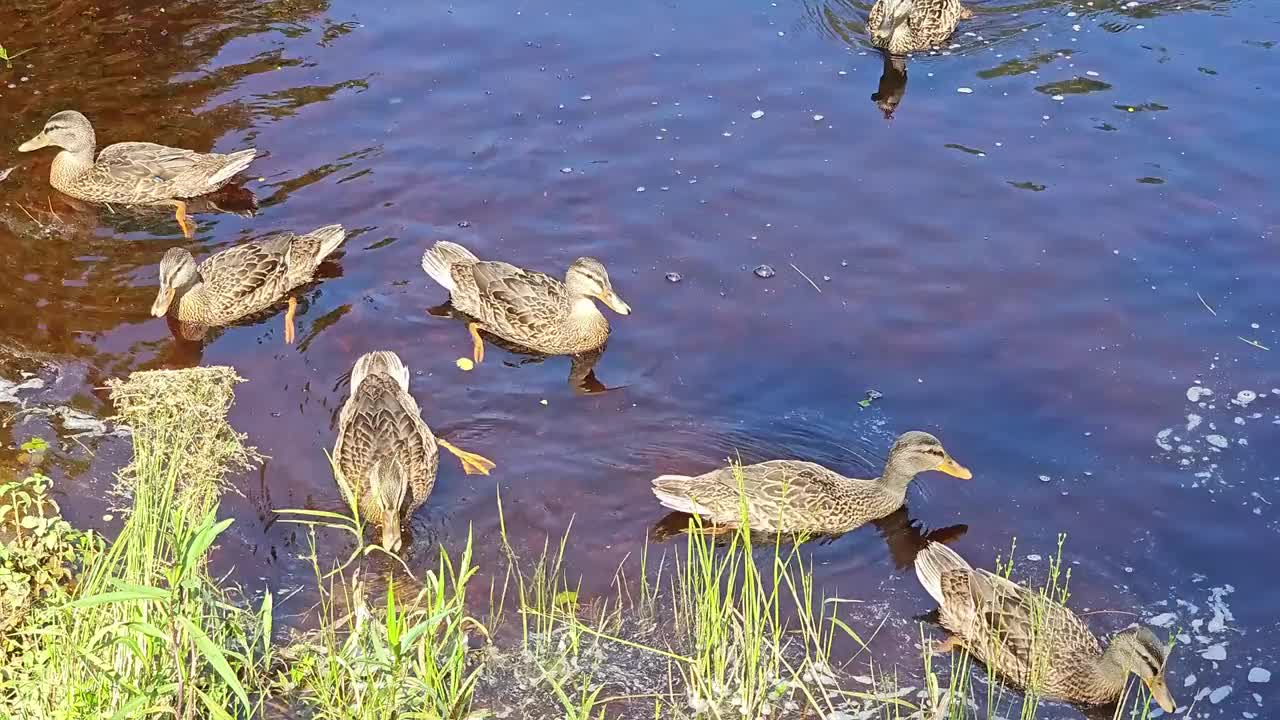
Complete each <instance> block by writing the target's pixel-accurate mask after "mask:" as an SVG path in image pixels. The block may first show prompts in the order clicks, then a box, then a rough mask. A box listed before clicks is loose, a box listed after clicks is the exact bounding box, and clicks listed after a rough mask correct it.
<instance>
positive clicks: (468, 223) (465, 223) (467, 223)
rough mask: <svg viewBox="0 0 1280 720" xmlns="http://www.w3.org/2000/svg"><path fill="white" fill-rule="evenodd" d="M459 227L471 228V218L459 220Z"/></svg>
mask: <svg viewBox="0 0 1280 720" xmlns="http://www.w3.org/2000/svg"><path fill="white" fill-rule="evenodd" d="M458 227H460V228H469V227H471V221H470V220H459V221H458Z"/></svg>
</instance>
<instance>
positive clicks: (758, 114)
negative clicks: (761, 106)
mask: <svg viewBox="0 0 1280 720" xmlns="http://www.w3.org/2000/svg"><path fill="white" fill-rule="evenodd" d="M762 117H764V111H763V110H757V111H755V112H753V113H751V119H752V120H759V119H760V118H762Z"/></svg>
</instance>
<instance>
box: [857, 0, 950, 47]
mask: <svg viewBox="0 0 1280 720" xmlns="http://www.w3.org/2000/svg"><path fill="white" fill-rule="evenodd" d="M972 17H973V11H972V10H970V9H969V8H966V7H965V6H963V5H961V4H960V0H876V4H875V5H872V6H871V13H870V14H869V15H868V16H867V34H868V35H870V36H871V44H872V45H874V46H876V47H878V48H881V49H882V50H885V51H887V52H889V53H892V54H894V55H906V54H907V53H911V52H917V51H920V50H928V49H930V48H934V47H937V46H939V45H941V44H942V43H943V42H945V41H946V39H947V38H949V37H951V33H953V32H955V30H956V25H957V24H959V22H960V21H961V20H968V19H970V18H972Z"/></svg>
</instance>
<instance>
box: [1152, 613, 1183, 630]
mask: <svg viewBox="0 0 1280 720" xmlns="http://www.w3.org/2000/svg"><path fill="white" fill-rule="evenodd" d="M1177 619H1178V614H1177V613H1171V612H1167V613H1161V614H1159V615H1157V616H1155V617H1153V618H1151V619H1150V620H1148V621H1147V624H1149V625H1154V626H1155V627H1158V628H1167V627H1169V626H1170V625H1172V624H1173V623H1174V621H1175V620H1177Z"/></svg>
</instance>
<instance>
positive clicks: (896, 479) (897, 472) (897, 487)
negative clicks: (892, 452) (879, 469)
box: [880, 457, 916, 497]
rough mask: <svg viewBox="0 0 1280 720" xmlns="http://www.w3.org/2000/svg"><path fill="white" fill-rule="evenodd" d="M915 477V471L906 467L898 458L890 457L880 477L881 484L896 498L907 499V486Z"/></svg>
mask: <svg viewBox="0 0 1280 720" xmlns="http://www.w3.org/2000/svg"><path fill="white" fill-rule="evenodd" d="M915 477H916V471H915V470H912V469H911V468H908V467H906V466H905V464H904V463H902V462H901V461H899V460H898V459H897V458H895V457H890V458H889V462H887V463H885V466H884V473H883V474H882V475H880V484H881V485H883V486H884V487H885V489H887V490H889V491H891V492H893V493H894V494H895V495H896V496H899V497H906V495H907V486H908V485H910V484H911V481H912V480H914V479H915Z"/></svg>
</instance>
